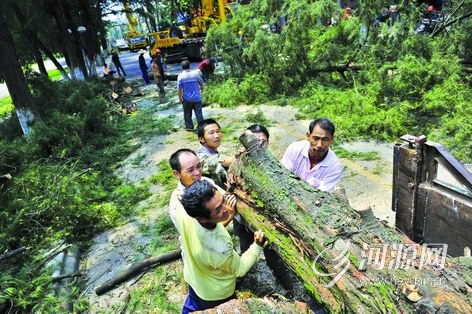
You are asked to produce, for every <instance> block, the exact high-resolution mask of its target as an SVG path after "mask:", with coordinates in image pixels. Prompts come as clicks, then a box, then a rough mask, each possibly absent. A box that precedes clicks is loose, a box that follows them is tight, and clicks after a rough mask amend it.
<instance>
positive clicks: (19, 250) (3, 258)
mask: <svg viewBox="0 0 472 314" xmlns="http://www.w3.org/2000/svg"><path fill="white" fill-rule="evenodd" d="M24 251H26V247H24V246H22V247H20V248H19V249H16V250H13V251H11V252H8V253H5V254H2V255H0V262H1V261H3V260H6V259H9V258H11V257H13V256H16V255H18V254H21V253H23V252H24Z"/></svg>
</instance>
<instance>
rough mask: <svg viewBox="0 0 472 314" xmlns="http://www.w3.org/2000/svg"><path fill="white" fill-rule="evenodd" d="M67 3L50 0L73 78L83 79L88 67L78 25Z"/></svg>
mask: <svg viewBox="0 0 472 314" xmlns="http://www.w3.org/2000/svg"><path fill="white" fill-rule="evenodd" d="M66 4H67V3H66V2H63V1H59V2H49V5H50V6H51V11H52V13H53V15H54V19H55V21H56V24H57V28H58V30H59V34H60V42H61V46H62V50H63V55H64V57H65V58H66V61H67V62H68V63H67V65H68V66H69V70H70V71H69V73H70V76H71V77H72V79H78V80H83V79H84V78H86V77H87V75H88V73H87V68H86V66H85V62H84V57H83V54H82V52H81V47H80V46H81V45H80V41H79V40H80V39H79V34H78V32H77V26H76V25H75V24H74V23H73V21H71V13H70V12H69V11H68V8H66V7H65V5H66Z"/></svg>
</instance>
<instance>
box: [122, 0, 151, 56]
mask: <svg viewBox="0 0 472 314" xmlns="http://www.w3.org/2000/svg"><path fill="white" fill-rule="evenodd" d="M123 9H124V11H125V14H126V18H127V19H128V27H129V31H128V32H126V33H125V38H126V41H127V42H128V46H129V50H130V51H131V52H135V51H138V50H140V49H146V47H147V40H146V36H144V35H143V34H141V33H140V32H138V31H137V30H136V26H138V20H137V19H136V17H135V16H134V14H133V13H132V9H131V6H130V5H129V3H128V1H123Z"/></svg>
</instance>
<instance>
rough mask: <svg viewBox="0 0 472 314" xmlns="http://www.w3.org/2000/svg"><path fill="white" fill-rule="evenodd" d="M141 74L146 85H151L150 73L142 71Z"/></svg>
mask: <svg viewBox="0 0 472 314" xmlns="http://www.w3.org/2000/svg"><path fill="white" fill-rule="evenodd" d="M141 74H142V76H143V80H144V83H146V85H149V84H151V80H150V79H149V75H148V71H147V70H144V69H141Z"/></svg>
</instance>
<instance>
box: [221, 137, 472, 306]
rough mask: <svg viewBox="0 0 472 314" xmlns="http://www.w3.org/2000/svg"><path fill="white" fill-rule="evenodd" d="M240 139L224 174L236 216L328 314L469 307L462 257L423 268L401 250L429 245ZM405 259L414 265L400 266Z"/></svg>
mask: <svg viewBox="0 0 472 314" xmlns="http://www.w3.org/2000/svg"><path fill="white" fill-rule="evenodd" d="M240 140H241V142H242V143H243V145H244V147H245V148H246V152H244V153H242V154H241V155H240V156H239V157H238V158H237V159H236V160H235V162H234V163H233V164H232V166H231V168H230V171H229V174H228V182H229V190H230V191H233V192H234V193H236V194H237V195H238V198H239V201H238V204H237V208H238V211H239V213H240V214H241V215H242V216H243V217H244V218H245V219H246V220H247V221H248V223H249V224H250V225H252V226H254V227H255V228H256V229H261V230H262V231H264V232H265V234H266V235H267V237H268V239H269V241H270V242H271V246H272V247H273V249H274V250H276V251H277V252H278V253H279V254H280V256H281V257H282V259H283V260H284V261H285V262H286V264H287V265H288V266H289V267H290V268H291V269H292V270H293V271H294V273H295V274H296V275H297V276H298V277H299V278H300V280H301V281H302V282H303V283H304V284H305V287H306V288H307V290H308V291H310V292H311V293H312V294H313V296H314V297H315V298H316V299H317V300H318V301H319V302H320V303H322V304H323V305H324V306H325V307H326V308H327V309H328V310H329V311H330V312H335V313H338V312H348V313H374V312H375V313H378V312H382V313H383V312H389V313H390V312H412V311H415V310H416V311H420V312H422V311H426V312H430V311H432V312H437V311H440V312H443V311H446V312H447V311H450V310H451V311H454V310H455V311H456V312H461V313H470V312H472V305H471V304H472V289H471V285H472V282H471V281H472V279H470V278H471V277H472V276H471V272H472V271H471V269H470V266H469V268H467V267H465V266H464V265H462V262H464V263H465V261H463V260H461V261H460V262H458V260H453V259H452V258H451V259H449V258H448V261H447V263H446V265H445V267H444V269H441V268H440V267H438V268H436V269H435V268H433V267H431V265H424V266H425V267H422V266H423V265H421V261H420V263H418V261H419V258H418V259H414V258H413V257H412V256H411V254H410V255H408V256H403V255H402V252H401V250H400V248H404V249H405V251H406V248H405V247H407V246H408V248H409V249H410V251H408V252H409V253H412V251H413V250H415V252H418V255H417V256H418V257H419V256H420V255H421V256H423V255H422V254H423V253H428V252H430V253H431V250H430V249H426V248H425V247H423V248H421V247H419V245H416V244H414V243H412V242H411V241H410V240H409V239H408V238H406V237H405V236H402V235H400V234H398V233H397V232H396V231H395V230H394V229H391V228H388V227H386V226H383V225H382V224H381V223H380V222H379V221H378V220H377V219H376V218H375V217H374V216H373V214H372V212H371V211H369V210H366V211H364V212H360V213H359V212H356V211H355V210H354V209H352V208H351V207H350V206H349V204H348V202H347V200H345V199H342V198H339V197H337V196H335V195H332V194H329V193H326V192H322V191H319V190H316V189H314V188H312V187H311V186H309V185H308V184H307V183H305V182H304V181H300V180H297V179H296V178H295V177H294V176H293V175H292V174H291V173H289V172H288V171H287V170H286V169H285V168H284V167H283V166H282V165H281V164H280V163H279V161H278V160H276V159H275V157H274V156H273V155H272V154H270V152H268V151H267V149H265V147H264V146H262V145H261V141H259V140H257V139H256V138H255V137H253V136H247V135H243V136H241V138H240ZM377 247H379V249H378V250H374V249H373V248H377ZM405 251H404V252H405ZM371 253H372V254H371ZM374 253H378V254H377V255H375V254H374ZM369 254H371V255H369ZM374 257H375V258H374ZM407 257H410V259H409V260H410V261H411V260H413V262H412V263H410V264H404V265H403V267H400V266H401V263H400V262H408V259H407ZM403 258H404V259H403ZM426 260H429V259H425V261H426ZM382 262H384V264H382ZM468 263H469V264H470V261H469V262H468ZM407 266H408V267H407ZM464 276H466V277H464ZM467 276H468V277H467ZM464 278H466V279H465V280H464ZM467 278H469V279H467ZM466 281H468V282H466ZM441 283H443V284H441Z"/></svg>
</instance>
